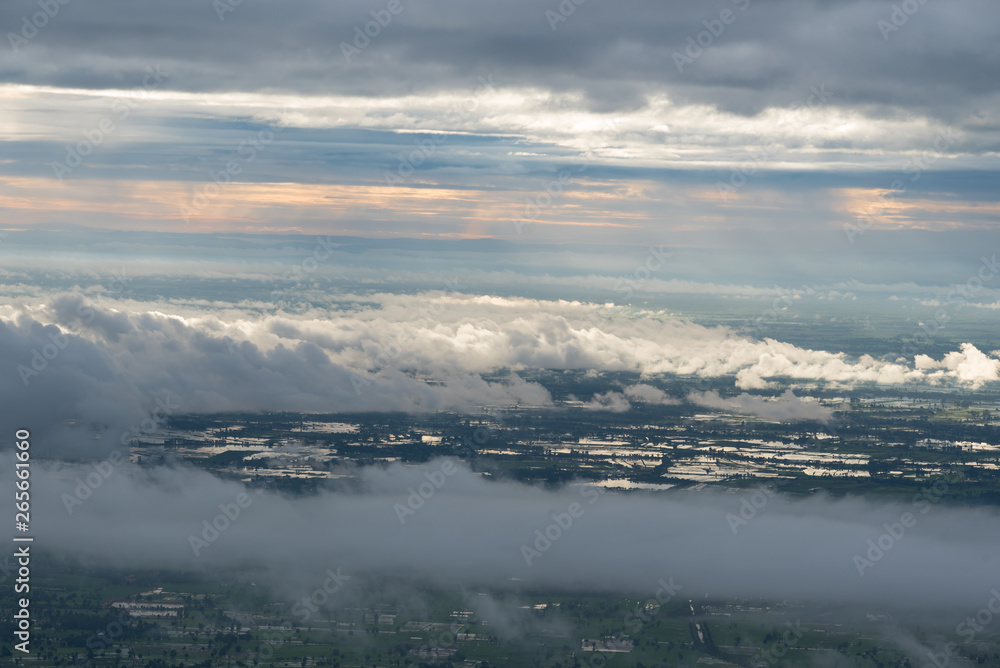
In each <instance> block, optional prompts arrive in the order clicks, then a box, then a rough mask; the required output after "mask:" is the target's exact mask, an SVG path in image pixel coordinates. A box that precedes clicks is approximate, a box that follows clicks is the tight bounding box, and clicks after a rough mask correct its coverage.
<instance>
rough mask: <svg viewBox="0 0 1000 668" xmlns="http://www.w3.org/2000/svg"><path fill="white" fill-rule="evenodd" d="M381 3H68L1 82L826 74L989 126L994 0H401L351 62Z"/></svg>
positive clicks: (616, 95) (638, 86)
mask: <svg viewBox="0 0 1000 668" xmlns="http://www.w3.org/2000/svg"><path fill="white" fill-rule="evenodd" d="M386 4H387V3H385V2H362V1H360V0H350V1H348V2H342V3H337V4H335V5H332V4H328V3H322V2H318V1H315V0H314V1H310V2H301V3H294V4H292V5H288V4H285V3H279V2H266V1H264V0H246V1H245V2H243V3H241V4H240V5H239V6H238V7H237V8H235V10H234V11H233V12H229V13H226V14H225V15H224V20H223V21H220V19H219V17H218V16H217V14H216V11H215V9H213V4H212V3H211V2H206V1H205V0H181V1H178V2H173V3H170V4H158V3H139V4H136V3H129V2H120V1H114V0H103V1H93V2H88V3H86V4H84V3H80V2H71V3H69V4H68V5H66V6H63V7H62V8H61V9H60V11H59V13H58V14H57V15H56V16H54V17H53V18H52V19H50V20H49V21H48V25H46V26H44V27H43V28H42V29H41V30H40V31H39V33H38V35H37V36H35V37H33V38H32V39H31V40H30V41H29V43H28V44H27V45H25V46H23V47H22V48H21V53H18V54H15V53H14V52H13V51H12V49H11V48H10V46H9V45H7V48H6V49H0V80H4V81H12V82H31V83H35V84H52V85H56V86H66V87H76V86H79V87H113V86H121V85H123V83H124V84H128V82H129V77H130V73H131V72H142V70H143V69H144V68H145V67H146V66H147V65H149V64H152V63H161V64H162V65H163V66H164V68H165V69H167V70H168V71H170V72H171V78H170V81H169V83H168V84H167V86H168V87H169V88H172V89H178V90H191V91H221V90H233V91H262V90H286V91H292V92H295V93H304V94H362V95H383V94H385V93H386V92H387V91H392V92H393V93H398V94H402V93H416V94H419V93H421V92H426V91H428V90H434V89H438V88H441V87H451V88H464V87H466V85H467V83H468V82H469V81H473V80H475V77H477V76H479V75H482V74H484V73H487V72H492V73H495V74H496V75H497V76H498V77H499V78H500V79H502V80H503V81H505V82H509V83H510V84H514V85H537V86H541V87H543V88H550V89H554V90H576V91H581V92H583V93H584V94H585V97H586V99H587V100H588V104H589V105H590V106H591V107H592V108H594V109H601V110H614V109H627V108H630V107H635V106H637V105H640V104H641V101H642V99H643V98H644V96H646V95H648V94H650V93H656V92H666V93H667V94H669V95H670V96H671V97H673V98H675V99H677V100H678V101H691V102H705V103H710V104H717V105H719V106H721V107H723V108H726V109H731V110H737V111H740V112H743V113H754V112H756V111H758V110H760V109H761V108H763V107H764V106H767V105H775V104H777V105H790V104H793V103H796V102H798V101H800V99H801V98H802V94H803V91H807V90H808V89H809V87H810V86H813V85H819V84H822V83H825V84H826V85H827V86H829V88H830V90H833V91H836V100H835V101H834V102H833V104H835V105H848V106H862V107H870V108H873V109H876V110H879V111H878V112H877V113H880V114H884V115H891V114H906V113H912V112H913V111H914V110H922V111H923V112H924V113H929V114H931V115H935V116H938V117H940V118H943V119H946V120H947V121H948V122H951V123H967V124H970V126H971V125H974V124H975V123H986V124H993V125H996V122H997V119H996V118H995V95H996V86H995V82H996V81H997V80H998V74H1000V55H998V53H997V51H996V46H995V45H996V44H997V43H998V42H1000V39H998V37H1000V35H998V32H1000V8H998V7H997V6H996V4H995V3H991V2H988V1H987V0H953V1H951V2H947V3H942V2H928V3H919V4H917V5H916V6H918V7H919V9H918V10H917V11H916V12H915V13H913V14H912V15H904V16H903V18H904V19H905V23H902V24H901V25H900V26H899V30H898V31H893V32H889V33H886V34H888V39H885V38H884V36H883V33H884V31H883V30H882V29H880V28H879V25H878V22H879V21H880V20H881V21H890V22H891V21H892V16H893V12H894V9H893V7H894V5H895V6H899V4H900V3H892V2H889V1H888V0H879V1H877V2H865V1H861V0H857V1H843V2H820V1H817V0H810V1H806V2H800V1H793V0H729V1H727V0H717V1H715V2H711V3H690V2H648V1H631V2H626V3H612V2H602V1H600V0H589V1H588V2H585V3H583V4H581V5H579V6H578V7H577V8H576V10H575V12H573V13H572V15H570V16H568V17H567V20H566V21H565V22H560V23H556V24H555V26H556V29H555V30H553V29H552V28H551V27H550V21H549V19H547V18H546V11H558V6H559V3H558V2H547V3H537V2H528V1H526V0H509V1H507V2H502V3H488V4H483V3H476V4H469V3H465V2H459V1H457V0H434V1H426V2H419V3H418V2H411V1H410V0H402V6H403V8H404V9H403V11H402V12H401V13H400V14H398V15H396V16H394V17H393V18H392V21H391V23H389V24H388V25H387V26H385V27H384V28H381V32H380V34H379V35H378V36H377V37H375V38H374V39H372V40H371V44H370V45H369V46H367V47H366V48H365V49H364V50H363V51H362V52H361V53H360V54H359V55H357V56H356V57H354V58H353V62H351V63H348V62H347V61H346V59H345V57H344V55H343V54H342V50H341V43H342V42H351V41H352V40H353V37H354V28H355V27H356V26H364V24H365V23H366V22H368V21H371V20H372V17H371V14H370V13H371V12H372V11H376V12H379V11H381V10H384V9H385V6H386ZM909 4H915V0H914V3H909ZM744 7H745V9H743V8H744ZM37 11H38V5H37V4H36V3H35V2H28V1H27V0H20V1H18V2H11V3H6V4H5V5H4V6H3V8H2V9H0V26H3V27H4V28H5V29H6V30H10V31H12V32H16V31H17V29H18V28H19V26H20V25H21V23H22V17H23V16H29V17H30V16H31V15H32V14H33V13H34V12H37ZM724 11H730V12H732V21H731V23H730V24H729V25H726V26H724V29H723V31H722V32H721V34H719V35H718V36H712V38H711V40H710V41H711V44H710V46H708V47H707V48H705V50H704V53H701V54H699V55H697V57H696V58H694V62H692V63H691V64H689V65H687V66H685V67H684V68H683V71H678V67H677V66H676V65H675V60H674V55H673V54H674V53H675V52H683V50H684V48H685V47H686V46H687V45H688V42H687V40H688V38H689V37H691V38H693V39H695V40H697V39H698V34H699V33H700V32H702V31H704V30H706V29H707V28H706V26H705V25H704V22H706V21H708V22H710V23H711V22H713V21H716V20H717V19H718V18H719V16H720V14H721V13H722V12H724ZM896 22H897V23H900V22H901V19H900V18H899V17H898V16H897V17H896ZM716 25H717V24H715V23H712V26H716ZM716 30H718V28H717V27H716ZM702 39H703V41H708V40H706V39H705V38H702ZM692 53H695V51H692Z"/></svg>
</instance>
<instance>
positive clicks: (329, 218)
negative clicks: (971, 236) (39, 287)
mask: <svg viewBox="0 0 1000 668" xmlns="http://www.w3.org/2000/svg"><path fill="white" fill-rule="evenodd" d="M230 2H232V0H216V1H215V2H210V1H209V0H178V1H176V2H171V3H151V2H141V3H134V2H122V1H112V0H93V1H89V2H80V1H79V0H68V1H66V2H63V1H62V0H55V1H54V2H53V3H52V4H51V5H49V4H46V2H45V1H44V0H43V1H41V2H38V0H36V1H34V2H30V1H28V0H16V1H12V2H8V3H4V5H3V7H2V8H0V27H2V28H3V30H4V32H5V35H6V39H5V40H4V44H2V45H0V47H2V48H0V119H2V120H0V142H2V149H0V215H2V217H3V223H4V226H5V227H8V228H12V229H25V228H33V227H38V226H52V225H65V224H74V225H84V226H89V227H98V228H110V229H116V230H136V231H138V230H145V231H157V232H193V233H219V232H252V233H274V232H302V233H308V234H335V235H346V236H363V237H379V238H382V237H389V238H391V237H404V238H432V239H435V238H437V239H443V238H483V237H487V238H499V239H506V240H516V241H520V242H527V243H550V244H559V243H562V244H568V243H593V244H623V243H632V244H664V243H674V244H679V245H685V246H691V247H704V246H711V245H719V244H722V245H726V244H727V243H729V240H730V239H731V238H733V237H731V235H733V234H736V235H739V234H745V235H748V236H750V237H752V241H751V243H752V244H753V247H755V248H766V247H769V246H774V245H783V241H784V240H785V239H786V238H787V235H795V237H796V238H797V239H798V242H797V243H799V244H804V245H812V246H819V247H824V248H827V249H834V248H835V249H837V250H838V251H844V252H849V251H850V250H851V249H852V248H854V247H855V246H857V245H864V244H867V243H869V240H870V239H871V232H874V231H900V232H904V231H907V232H910V231H933V232H937V233H951V232H969V231H983V230H990V229H991V228H992V227H993V226H994V225H995V222H996V219H997V212H998V204H997V194H998V192H1000V191H998V189H997V176H998V171H997V147H998V136H1000V135H998V127H1000V126H998V122H1000V118H998V113H1000V112H998V109H1000V104H998V102H1000V99H998V91H997V85H996V82H997V81H1000V77H998V74H1000V72H998V67H1000V46H998V45H1000V35H998V32H1000V20H998V19H1000V16H998V14H1000V8H998V7H997V6H996V4H995V3H992V2H989V1H988V0H953V1H949V2H933V1H927V2H917V0H912V1H911V2H904V3H891V2H884V1H874V2H873V1H868V0H866V1H858V2H853V1H849V0H845V1H832V0H830V1H824V0H807V1H800V0H795V1H791V0H715V1H713V2H699V3H692V2H639V1H635V2H626V3H609V2H602V1H601V0H584V1H583V2H579V0H564V1H563V2H561V3H560V2H555V1H550V2H527V1H523V0H505V1H504V2H496V3H488V4H484V3H467V2H457V1H455V0H422V1H413V0H398V1H396V0H391V1H390V0H386V1H375V0H373V1H371V2H360V1H355V0H347V1H345V2H338V3H325V2H318V1H316V0H307V1H304V2H297V3H294V4H292V5H289V4H288V3H281V2H275V1H270V0H243V2H232V4H230ZM390 5H391V7H390ZM46 8H47V9H46ZM931 238H934V239H936V238H938V237H931ZM937 243H938V242H937V241H924V242H922V244H923V245H922V246H921V247H922V248H926V249H933V248H935V246H936V244H937ZM970 247H971V246H970Z"/></svg>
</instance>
